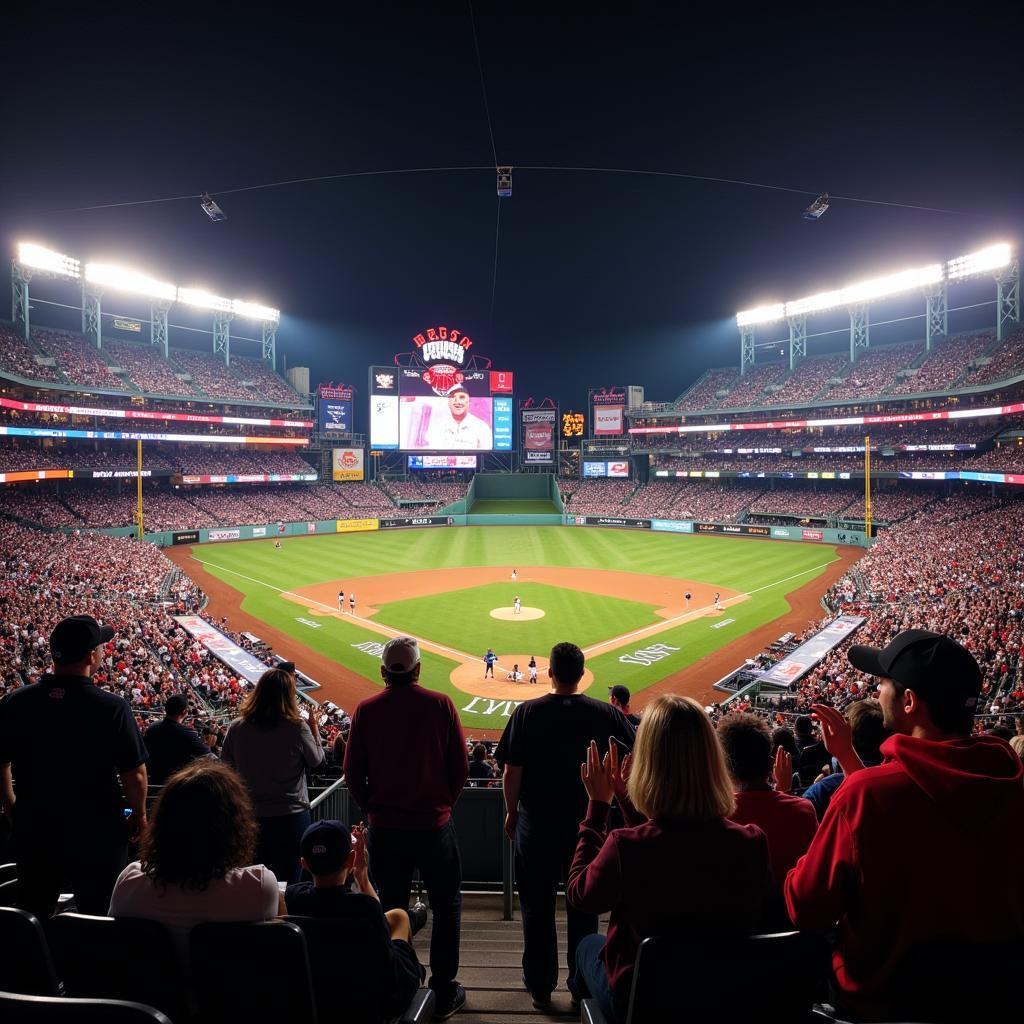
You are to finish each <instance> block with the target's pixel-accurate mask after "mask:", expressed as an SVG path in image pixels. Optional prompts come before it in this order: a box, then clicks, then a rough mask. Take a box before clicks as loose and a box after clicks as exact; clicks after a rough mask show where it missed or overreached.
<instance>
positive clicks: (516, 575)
mask: <svg viewBox="0 0 1024 1024" xmlns="http://www.w3.org/2000/svg"><path fill="white" fill-rule="evenodd" d="M517 579H519V573H518V572H517V571H516V570H515V569H513V570H512V582H513V583H515V581H516V580H517Z"/></svg>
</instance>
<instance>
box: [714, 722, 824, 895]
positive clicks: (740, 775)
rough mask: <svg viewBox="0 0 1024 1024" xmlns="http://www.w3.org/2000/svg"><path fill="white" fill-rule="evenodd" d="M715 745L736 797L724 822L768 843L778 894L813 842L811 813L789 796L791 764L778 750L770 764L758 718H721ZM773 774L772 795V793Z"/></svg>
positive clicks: (767, 734) (814, 824)
mask: <svg viewBox="0 0 1024 1024" xmlns="http://www.w3.org/2000/svg"><path fill="white" fill-rule="evenodd" d="M718 740H719V742H720V743H721V744H722V750H723V751H724V752H725V760H726V764H727V765H728V767H729V774H730V776H731V777H732V781H733V786H734V788H735V791H736V794H735V799H736V810H735V811H734V812H733V813H732V814H730V815H729V818H730V820H732V821H735V822H736V823H737V824H738V825H757V827H758V828H759V829H761V831H762V832H763V833H764V834H765V835H766V836H767V837H768V849H769V852H770V853H771V868H772V880H773V881H774V882H775V884H776V885H777V886H779V887H780V888H781V886H782V883H783V881H784V880H785V878H786V872H787V871H789V869H790V868H791V867H793V866H794V865H795V864H796V862H797V861H798V860H799V859H800V858H801V857H802V856H803V855H804V854H805V853H806V852H807V847H808V846H810V845H811V840H812V839H813V838H814V833H815V831H816V830H817V827H818V822H817V819H816V818H815V816H814V810H813V808H811V807H809V806H808V804H807V801H806V800H803V799H801V798H800V797H796V796H790V795H789V790H790V789H791V788H792V782H793V762H792V759H791V758H790V757H789V755H788V754H787V753H786V752H785V751H783V750H782V748H781V747H780V748H779V750H780V751H782V752H781V753H779V754H776V756H775V758H774V761H773V758H772V737H771V733H770V732H769V731H768V725H767V723H766V722H765V721H764V719H763V718H758V716H757V715H750V714H737V715H726V716H725V718H724V719H723V720H722V722H721V723H720V724H719V726H718ZM773 772H774V776H775V778H776V779H777V780H779V782H778V790H776V789H773V788H772V784H771V779H772V776H773Z"/></svg>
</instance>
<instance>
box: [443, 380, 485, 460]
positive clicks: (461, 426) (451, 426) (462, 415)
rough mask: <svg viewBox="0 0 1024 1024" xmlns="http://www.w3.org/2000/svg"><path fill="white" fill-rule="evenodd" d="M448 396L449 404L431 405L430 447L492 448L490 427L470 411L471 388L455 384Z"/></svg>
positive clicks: (479, 449)
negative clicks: (443, 405) (469, 389)
mask: <svg viewBox="0 0 1024 1024" xmlns="http://www.w3.org/2000/svg"><path fill="white" fill-rule="evenodd" d="M446 397H447V399H448V406H447V408H444V407H439V406H434V407H432V409H431V415H430V424H429V425H428V427H427V447H428V448H436V449H439V450H440V451H445V450H448V449H452V448H473V449H476V450H478V451H490V450H491V448H492V447H493V444H492V437H491V428H490V426H489V425H488V424H487V423H485V422H484V421H483V420H482V419H480V417H479V416H474V415H473V414H472V413H471V412H470V411H469V392H468V391H467V390H466V388H465V386H464V385H462V384H456V385H454V386H453V387H452V388H451V390H449V392H448V394H447V396H446Z"/></svg>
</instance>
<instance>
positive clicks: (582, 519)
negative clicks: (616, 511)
mask: <svg viewBox="0 0 1024 1024" xmlns="http://www.w3.org/2000/svg"><path fill="white" fill-rule="evenodd" d="M575 524H576V526H628V527H629V528H630V529H632V530H649V529H650V528H651V521H650V519H619V518H618V517H616V516H576V517H575Z"/></svg>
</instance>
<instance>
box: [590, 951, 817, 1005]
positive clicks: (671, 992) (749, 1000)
mask: <svg viewBox="0 0 1024 1024" xmlns="http://www.w3.org/2000/svg"><path fill="white" fill-rule="evenodd" d="M828 972H829V950H828V944H827V943H826V942H825V939H824V938H823V937H822V936H821V935H816V934H813V933H810V932H778V933H776V934H772V935H749V936H743V937H740V938H716V937H715V936H707V937H705V938H700V939H695V938H693V937H691V936H685V937H677V936H656V937H651V938H648V939H644V941H643V942H642V943H640V948H639V950H637V955H636V968H635V970H634V973H633V987H632V990H631V991H630V994H629V1010H628V1013H627V1016H626V1021H625V1024H655V1022H659V1024H660V1022H666V1024H667V1022H669V1021H676V1020H684V1019H685V1020H693V1021H700V1022H701V1024H757V1022H767V1021H776V1020H778V1021H788V1022H800V1021H802V1020H804V1019H805V1018H806V1016H807V1014H808V1013H809V1012H810V1011H811V1008H812V1006H813V1004H814V1002H815V1000H816V999H818V998H820V997H821V996H822V994H823V993H824V990H825V985H826V982H827V979H828ZM582 1020H583V1024H607V1022H606V1018H605V1016H604V1014H603V1013H602V1012H601V1010H600V1007H599V1006H598V1005H597V1002H596V1000H594V999H585V1000H583V1006H582Z"/></svg>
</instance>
